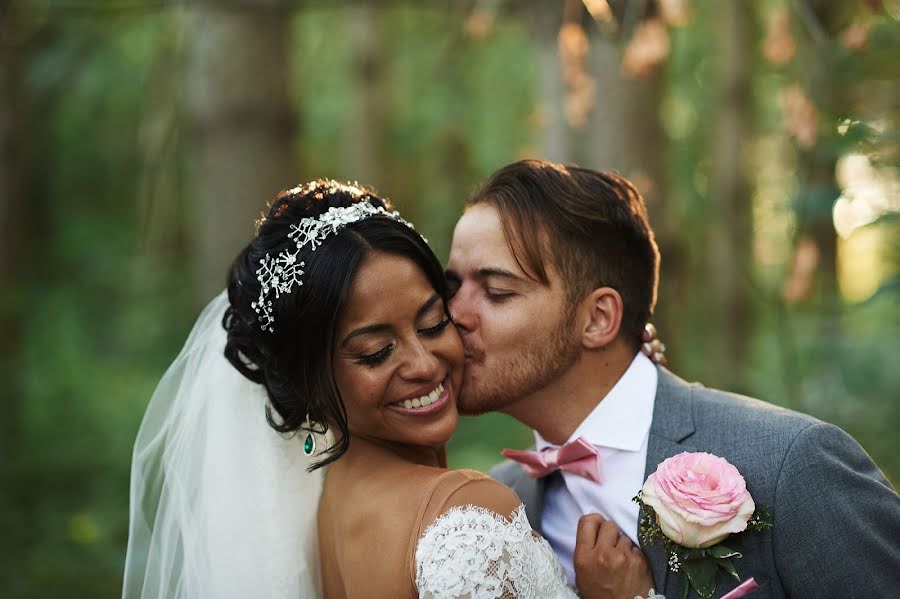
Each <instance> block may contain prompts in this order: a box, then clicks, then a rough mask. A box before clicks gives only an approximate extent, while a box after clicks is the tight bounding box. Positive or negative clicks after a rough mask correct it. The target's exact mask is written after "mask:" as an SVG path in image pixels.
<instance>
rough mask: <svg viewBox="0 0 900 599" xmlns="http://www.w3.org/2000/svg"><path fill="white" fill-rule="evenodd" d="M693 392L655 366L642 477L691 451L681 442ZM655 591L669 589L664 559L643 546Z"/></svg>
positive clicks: (687, 432) (690, 420)
mask: <svg viewBox="0 0 900 599" xmlns="http://www.w3.org/2000/svg"><path fill="white" fill-rule="evenodd" d="M694 430H695V429H694V412H693V392H692V389H691V386H690V385H689V384H687V383H686V382H684V381H683V380H681V379H680V378H678V377H676V376H675V375H673V374H672V373H671V372H669V371H668V370H666V369H665V368H659V380H658V382H657V386H656V399H655V401H654V406H653V422H652V424H651V425H650V437H649V440H648V442H647V464H646V467H645V468H644V480H647V477H648V476H650V475H651V474H653V473H654V472H656V468H657V466H659V464H660V463H661V462H662V461H663V460H665V459H666V458H669V457H671V456H673V455H676V454H679V453H681V452H682V451H695V448H694V447H693V446H692V445H689V444H687V443H685V440H687V439H688V438H689V437H690V436H691V435H693V434H694ZM644 549H645V554H646V555H647V560H648V561H649V562H650V569H651V570H652V571H653V579H654V580H655V581H656V584H657V591H659V592H665V593H666V594H667V595H668V594H669V593H670V592H671V591H670V589H669V588H668V584H667V583H668V580H667V579H668V574H669V568H668V562H667V556H666V554H665V553H664V552H663V551H662V550H661V549H660V548H659V547H656V546H654V547H652V548H649V550H648V548H644Z"/></svg>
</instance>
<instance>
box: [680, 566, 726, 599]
mask: <svg viewBox="0 0 900 599" xmlns="http://www.w3.org/2000/svg"><path fill="white" fill-rule="evenodd" d="M681 567H682V569H683V570H684V573H685V574H687V577H688V580H689V581H690V583H691V586H692V587H694V590H695V591H697V594H698V595H700V596H701V597H712V595H713V593H715V592H716V568H717V567H718V566H717V564H716V562H715V561H714V560H710V559H703V558H700V559H686V560H682V561H681Z"/></svg>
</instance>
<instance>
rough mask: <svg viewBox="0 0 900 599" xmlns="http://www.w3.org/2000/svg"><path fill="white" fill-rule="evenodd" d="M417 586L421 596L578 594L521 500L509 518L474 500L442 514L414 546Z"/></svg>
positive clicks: (465, 598) (571, 598)
mask: <svg viewBox="0 0 900 599" xmlns="http://www.w3.org/2000/svg"><path fill="white" fill-rule="evenodd" d="M416 587H417V588H418V590H419V597H420V598H421V599H498V598H504V599H511V598H514V597H515V598H519V599H575V598H576V597H577V595H575V593H574V592H573V591H572V590H571V589H570V588H569V587H568V586H567V585H566V578H565V575H564V574H563V570H562V567H561V566H560V565H559V562H558V561H557V560H556V556H555V555H554V553H553V550H552V549H551V548H550V544H549V543H547V541H546V540H545V539H543V538H542V537H539V536H536V535H534V534H533V533H532V531H531V525H530V524H529V523H528V518H527V517H526V516H525V506H523V505H520V506H519V507H518V508H517V509H516V510H515V511H514V512H513V513H512V515H511V516H510V517H509V520H507V519H505V518H503V517H501V516H500V515H498V514H495V513H494V512H491V511H489V510H487V509H484V508H481V507H476V506H472V505H467V506H465V507H454V508H452V509H450V510H448V511H447V512H445V513H444V514H442V515H441V516H440V517H439V518H438V519H437V520H435V521H434V522H433V523H432V524H431V525H430V526H429V527H428V529H427V530H426V531H425V534H423V535H422V537H421V538H420V539H419V543H418V546H417V547H416Z"/></svg>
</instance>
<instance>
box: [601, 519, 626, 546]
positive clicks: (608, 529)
mask: <svg viewBox="0 0 900 599" xmlns="http://www.w3.org/2000/svg"><path fill="white" fill-rule="evenodd" d="M619 534H620V533H619V527H618V526H616V523H615V522H613V521H612V520H606V521H605V522H603V524H601V525H600V532H599V533H597V546H598V547H615V546H616V543H617V542H618V540H619Z"/></svg>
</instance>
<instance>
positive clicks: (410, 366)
mask: <svg viewBox="0 0 900 599" xmlns="http://www.w3.org/2000/svg"><path fill="white" fill-rule="evenodd" d="M439 368H440V363H439V360H438V357H437V356H436V355H435V354H434V352H432V351H429V349H428V348H427V347H425V346H424V345H423V344H422V342H421V341H420V340H418V339H417V340H416V341H415V343H412V344H411V345H410V347H409V351H408V353H407V355H406V359H405V360H404V361H403V367H402V368H401V370H400V376H402V377H403V378H406V379H410V380H427V381H433V380H434V378H435V376H436V375H437V373H438V369H439Z"/></svg>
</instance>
